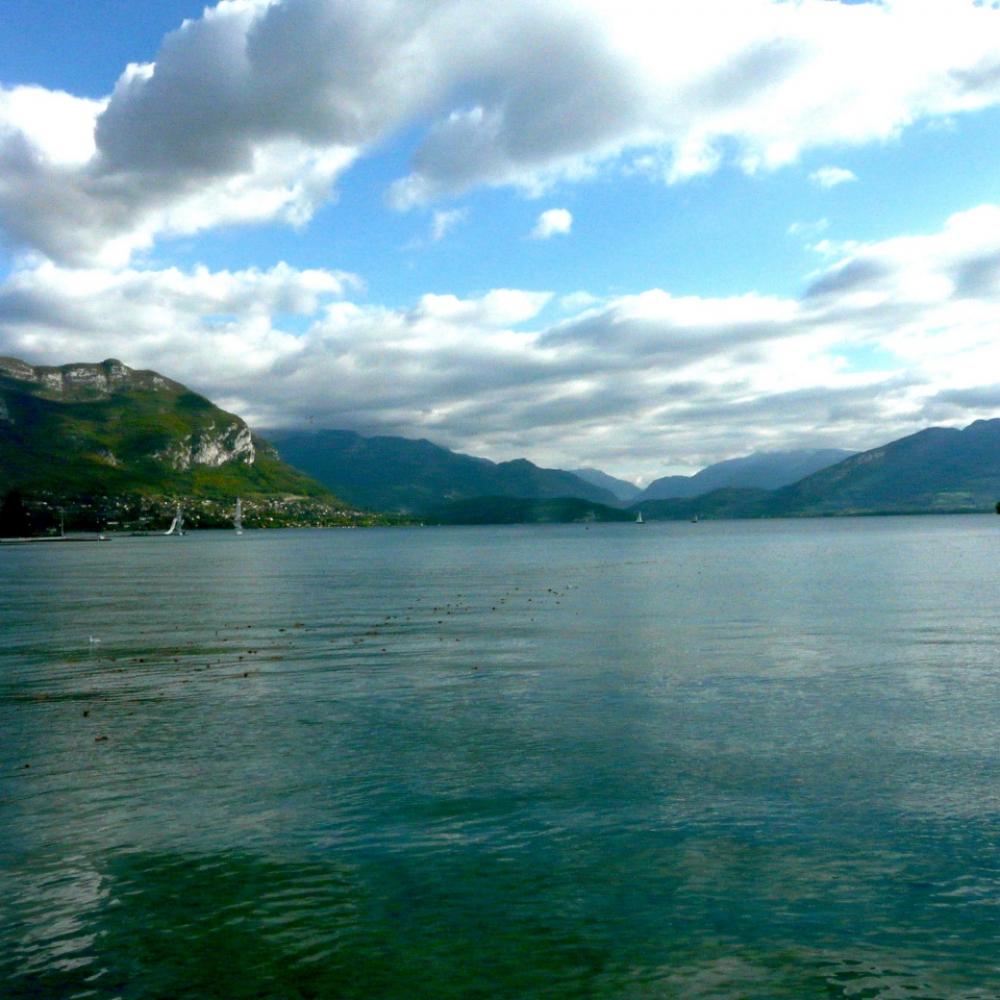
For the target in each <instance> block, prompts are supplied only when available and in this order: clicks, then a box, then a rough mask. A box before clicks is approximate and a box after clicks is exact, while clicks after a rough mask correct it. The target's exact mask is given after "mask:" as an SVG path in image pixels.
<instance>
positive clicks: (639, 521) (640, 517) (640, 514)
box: [635, 510, 646, 524]
mask: <svg viewBox="0 0 1000 1000" xmlns="http://www.w3.org/2000/svg"><path fill="white" fill-rule="evenodd" d="M635 523H636V524H645V523H646V522H645V521H644V520H643V519H642V511H641V510H640V511H639V513H638V515H637V516H636V519H635Z"/></svg>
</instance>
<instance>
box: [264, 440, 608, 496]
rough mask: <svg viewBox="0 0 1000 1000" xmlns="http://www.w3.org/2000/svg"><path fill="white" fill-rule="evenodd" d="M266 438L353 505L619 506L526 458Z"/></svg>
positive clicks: (411, 445) (424, 444) (417, 444)
mask: <svg viewBox="0 0 1000 1000" xmlns="http://www.w3.org/2000/svg"><path fill="white" fill-rule="evenodd" d="M266 434H267V436H268V439H269V440H270V441H272V442H273V443H274V444H275V446H276V447H277V448H278V449H279V450H280V452H281V454H282V456H283V457H284V458H285V459H286V460H287V461H288V462H290V463H291V464H292V465H294V466H296V467H297V468H299V469H302V470H303V471H304V472H307V473H308V474H309V475H310V476H313V477H315V478H316V479H317V480H319V482H321V483H323V484H324V485H325V486H326V487H327V488H329V489H330V490H332V491H333V492H334V493H336V494H337V495H338V496H340V497H343V498H344V499H345V500H346V501H348V502H349V503H353V504H357V505H358V506H360V507H368V508H371V509H373V510H384V511H397V512H402V513H409V514H421V513H425V512H427V511H429V510H432V509H436V508H438V507H440V506H441V505H442V504H445V503H447V502H449V501H455V500H469V499H472V498H474V497H517V498H525V497H530V498H534V499H543V500H544V499H556V498H559V497H577V498H578V499H581V500H592V501H596V502H597V503H603V504H608V505H614V504H615V503H616V502H617V497H616V496H615V495H614V493H612V492H611V491H610V490H607V489H604V488H603V487H601V486H598V485H594V484H593V483H591V482H587V481H586V480H584V479H582V478H580V477H579V476H576V475H574V474H573V473H571V472H564V471H562V470H560V469H543V468H540V467H539V466H537V465H534V464H533V463H532V462H529V461H527V460H526V459H523V458H522V459H516V460H514V461H512V462H491V461H489V460H488V459H485V458H475V457H473V456H472V455H462V454H459V453H458V452H454V451H449V450H448V449H447V448H442V447H441V446H440V445H436V444H432V443H431V442H430V441H424V440H420V441H413V440H410V439H409V438H402V437H362V436H361V435H360V434H355V433H354V432H353V431H338V430H315V431H299V430H271V431H267V432H266ZM609 478H610V477H609Z"/></svg>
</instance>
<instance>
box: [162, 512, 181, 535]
mask: <svg viewBox="0 0 1000 1000" xmlns="http://www.w3.org/2000/svg"><path fill="white" fill-rule="evenodd" d="M163 534H165V535H177V536H178V537H179V536H181V535H183V534H184V511H182V510H181V505H180V504H178V505H177V513H176V514H175V515H174V519H173V520H172V521H171V522H170V527H169V528H167V530H166V531H164V532H163Z"/></svg>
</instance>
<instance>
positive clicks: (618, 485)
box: [570, 469, 642, 503]
mask: <svg viewBox="0 0 1000 1000" xmlns="http://www.w3.org/2000/svg"><path fill="white" fill-rule="evenodd" d="M570 472H572V473H573V475H574V476H579V477H580V478H581V479H582V480H584V481H585V482H588V483H593V484H594V486H600V487H601V488H602V489H605V490H607V491H608V492H609V493H613V494H614V495H615V496H616V497H617V498H618V499H619V500H622V501H624V502H625V503H630V502H631V501H633V500H635V499H636V497H638V496H639V494H640V493H642V490H641V489H639V487H638V486H636V485H635V483H630V482H628V481H627V480H625V479H616V478H615V477H614V476H609V475H608V474H607V473H606V472H601V470H600V469H570Z"/></svg>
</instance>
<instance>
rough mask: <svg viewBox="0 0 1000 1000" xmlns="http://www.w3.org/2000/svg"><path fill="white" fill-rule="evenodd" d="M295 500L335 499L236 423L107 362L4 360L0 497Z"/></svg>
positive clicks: (160, 381) (160, 379)
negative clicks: (13, 493) (18, 493)
mask: <svg viewBox="0 0 1000 1000" xmlns="http://www.w3.org/2000/svg"><path fill="white" fill-rule="evenodd" d="M12 487H18V488H20V489H21V490H23V491H27V492H39V491H44V492H49V493H55V494H63V495H69V494H73V495H79V494H94V495H98V494H100V495H110V494H119V493H144V494H161V493H167V492H170V493H181V494H187V495H201V496H208V495H211V496H232V497H235V496H237V495H248V494H255V493H260V494H295V495H299V496H319V497H324V498H329V499H333V498H332V497H330V494H329V493H328V491H327V490H326V489H325V488H324V487H322V486H320V484H319V483H317V482H315V481H314V480H312V479H309V477H308V476H305V475H303V474H302V473H301V472H298V471H297V470H295V469H292V468H290V467H289V466H287V465H285V464H283V463H282V462H281V461H279V459H278V457H277V454H276V453H275V451H274V449H273V448H271V446H270V445H269V444H268V443H267V442H266V441H263V440H261V439H260V438H258V437H256V436H255V435H253V434H252V433H251V432H250V428H249V427H247V425H246V424H245V423H244V422H243V421H242V420H241V419H240V418H239V417H237V416H235V415H234V414H232V413H226V412H224V411H223V410H220V409H219V408H218V407H217V406H214V405H213V404H212V403H210V402H209V401H208V400H207V399H205V398H204V397H203V396H199V395H197V394H196V393H194V392H191V391H190V390H189V389H187V388H185V387H184V386H183V385H181V384H180V383H179V382H174V381H172V380H171V379H168V378H165V377H164V376H162V375H159V374H157V373H156V372H152V371H136V370H134V369H132V368H129V367H128V366H127V365H123V364H122V363H121V362H120V361H115V360H113V359H110V360H108V361H103V362H101V363H99V364H82V363H81V364H69V365H62V366H61V367H58V368H54V367H45V366H34V365H30V364H27V363H26V362H24V361H18V360H17V359H15V358H0V492H5V491H7V490H9V489H11V488H12Z"/></svg>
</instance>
